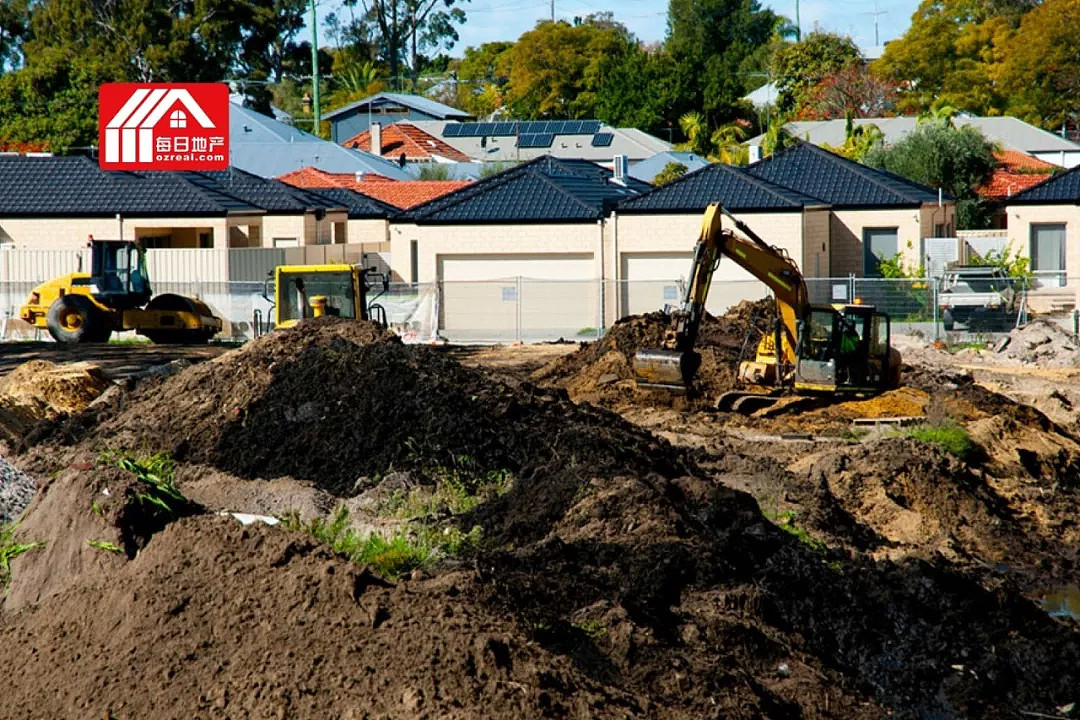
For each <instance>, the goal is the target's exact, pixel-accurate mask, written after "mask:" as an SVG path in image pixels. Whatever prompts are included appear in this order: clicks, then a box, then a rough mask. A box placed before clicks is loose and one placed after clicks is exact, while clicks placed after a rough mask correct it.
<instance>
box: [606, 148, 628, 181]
mask: <svg viewBox="0 0 1080 720" xmlns="http://www.w3.org/2000/svg"><path fill="white" fill-rule="evenodd" d="M611 170H612V172H613V173H614V175H615V182H617V183H621V184H623V185H625V184H626V176H627V175H629V174H630V167H629V165H628V163H627V157H626V156H625V155H616V156H615V161H614V162H613V163H612V165H611Z"/></svg>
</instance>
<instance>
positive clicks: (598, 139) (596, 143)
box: [592, 133, 615, 147]
mask: <svg viewBox="0 0 1080 720" xmlns="http://www.w3.org/2000/svg"><path fill="white" fill-rule="evenodd" d="M614 139H615V136H614V135H612V134H611V133H596V134H595V135H593V136H592V146H593V147H608V146H609V145H611V141H612V140H614Z"/></svg>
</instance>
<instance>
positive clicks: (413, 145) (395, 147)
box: [342, 122, 470, 162]
mask: <svg viewBox="0 0 1080 720" xmlns="http://www.w3.org/2000/svg"><path fill="white" fill-rule="evenodd" d="M342 145H344V146H345V147H347V148H356V149H358V150H371V132H370V131H368V130H365V131H364V132H362V133H360V134H359V135H355V136H353V137H351V138H349V139H348V140H346V141H345V142H343V143H342ZM402 153H404V154H405V159H406V160H431V159H433V158H434V157H435V156H438V157H443V158H446V159H447V160H453V161H454V162H469V160H470V158H469V156H468V155H466V154H465V153H463V152H461V151H460V150H457V149H455V148H453V147H450V146H449V145H447V144H446V143H445V142H443V141H442V140H440V139H439V138H437V137H435V136H434V135H432V134H430V133H427V132H424V131H423V130H421V129H420V128H418V127H416V126H415V125H412V124H410V123H405V122H399V123H394V124H393V125H387V126H385V127H384V128H383V129H382V151H381V152H380V153H379V154H380V155H382V156H383V157H388V158H397V157H398V156H399V155H401V154H402Z"/></svg>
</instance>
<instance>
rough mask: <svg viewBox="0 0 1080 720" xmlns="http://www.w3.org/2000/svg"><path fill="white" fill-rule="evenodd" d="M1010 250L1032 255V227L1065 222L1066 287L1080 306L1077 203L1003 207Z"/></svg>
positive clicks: (1079, 217) (1078, 215) (1026, 255)
mask: <svg viewBox="0 0 1080 720" xmlns="http://www.w3.org/2000/svg"><path fill="white" fill-rule="evenodd" d="M1005 215H1006V218H1007V223H1008V225H1007V227H1008V232H1009V247H1010V251H1011V252H1017V253H1019V254H1020V255H1022V256H1024V257H1031V226H1032V225H1036V224H1043V223H1064V225H1065V275H1066V277H1067V278H1068V283H1067V287H1068V288H1069V289H1070V290H1072V291H1074V292H1075V293H1076V306H1077V307H1080V282H1078V281H1077V280H1074V279H1073V278H1080V207H1078V206H1076V205H1010V206H1007V207H1006V208H1005Z"/></svg>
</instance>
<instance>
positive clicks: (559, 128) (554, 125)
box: [544, 120, 566, 135]
mask: <svg viewBox="0 0 1080 720" xmlns="http://www.w3.org/2000/svg"><path fill="white" fill-rule="evenodd" d="M565 124H566V123H564V122H562V121H561V120H548V122H547V124H546V126H545V127H544V132H549V133H551V134H552V135H562V132H563V125H565Z"/></svg>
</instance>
